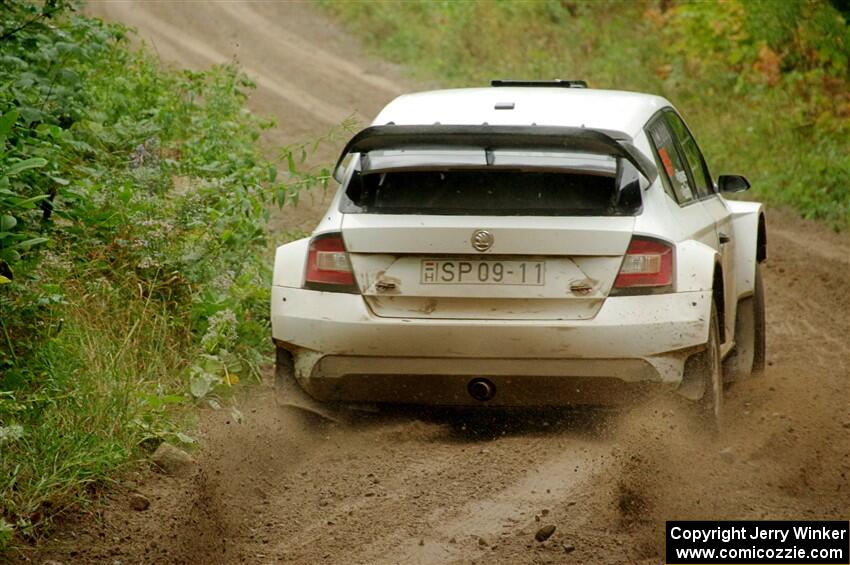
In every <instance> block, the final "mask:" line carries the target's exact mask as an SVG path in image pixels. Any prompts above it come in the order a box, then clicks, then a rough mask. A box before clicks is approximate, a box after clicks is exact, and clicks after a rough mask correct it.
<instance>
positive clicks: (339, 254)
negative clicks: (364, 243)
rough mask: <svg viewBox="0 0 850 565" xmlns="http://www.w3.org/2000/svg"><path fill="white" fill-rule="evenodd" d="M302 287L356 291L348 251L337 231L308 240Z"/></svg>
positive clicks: (334, 290)
mask: <svg viewBox="0 0 850 565" xmlns="http://www.w3.org/2000/svg"><path fill="white" fill-rule="evenodd" d="M304 288H309V289H312V290H325V291H329V292H357V284H356V283H355V281H354V272H353V271H352V269H351V261H349V260H348V252H346V250H345V244H344V243H343V241H342V235H340V234H339V233H327V234H322V235H318V236H316V237H314V238H313V240H312V241H311V242H310V250H309V252H308V253H307V274H306V276H305V277H304Z"/></svg>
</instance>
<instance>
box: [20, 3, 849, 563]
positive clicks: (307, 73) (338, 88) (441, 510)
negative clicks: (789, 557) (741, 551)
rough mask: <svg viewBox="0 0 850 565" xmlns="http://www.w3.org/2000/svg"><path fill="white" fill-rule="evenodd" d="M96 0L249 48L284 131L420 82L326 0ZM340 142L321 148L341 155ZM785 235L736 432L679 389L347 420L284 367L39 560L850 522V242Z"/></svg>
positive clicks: (181, 37)
mask: <svg viewBox="0 0 850 565" xmlns="http://www.w3.org/2000/svg"><path fill="white" fill-rule="evenodd" d="M93 9H94V10H95V11H97V12H98V13H102V14H104V15H105V16H107V17H111V18H115V19H120V20H122V21H125V22H128V23H130V24H131V25H136V26H137V27H139V28H140V32H141V35H142V36H143V37H145V38H148V39H153V41H154V43H155V45H156V47H157V49H158V50H159V52H160V55H161V56H162V57H163V58H164V59H165V60H170V61H175V62H178V63H180V64H183V65H189V66H195V67H196V68H199V66H203V65H205V64H207V63H208V62H209V61H211V60H216V59H214V58H218V60H221V58H222V57H223V58H225V59H226V60H231V59H232V58H234V57H235V58H236V59H238V60H239V61H240V62H241V63H242V64H244V65H246V67H247V68H249V69H251V72H252V73H257V76H255V77H254V78H259V77H265V79H264V80H258V85H259V88H258V90H257V92H256V94H255V95H254V96H253V97H252V101H251V104H252V107H253V108H254V109H255V110H257V111H259V112H261V113H266V114H274V115H276V116H278V117H279V119H280V126H279V127H278V128H277V130H275V131H274V132H272V134H271V135H270V141H271V142H273V143H283V142H292V141H293V140H294V139H304V138H306V137H310V136H315V135H318V134H320V133H322V132H323V130H324V128H325V127H326V126H325V124H324V123H323V121H322V120H321V119H319V118H317V117H316V116H314V115H313V114H312V113H311V112H309V111H307V110H305V109H304V108H303V107H302V106H299V105H298V104H293V103H292V100H291V97H292V96H296V97H297V92H300V91H304V92H307V93H308V94H309V96H310V97H311V99H314V100H318V101H320V102H321V104H324V105H327V106H328V107H332V108H336V109H344V110H348V109H349V108H350V109H351V111H352V112H353V111H357V112H359V114H360V115H362V116H364V117H366V118H368V117H370V116H372V115H374V113H376V112H377V111H378V110H379V109H380V107H382V106H383V104H385V103H386V102H387V101H388V100H389V99H390V98H391V97H392V96H393V95H394V94H395V92H397V91H400V90H406V89H407V88H406V87H404V85H405V80H404V79H403V77H401V76H400V75H399V74H398V72H397V70H395V69H393V68H391V67H388V66H385V65H381V64H380V63H377V62H375V61H372V60H370V59H368V58H367V57H363V56H362V54H360V51H359V50H358V47H357V45H356V44H355V43H354V42H353V41H352V40H351V39H350V38H348V37H347V36H346V35H345V34H344V33H342V32H341V30H340V29H339V28H338V27H337V26H336V25H334V24H332V23H330V22H328V21H327V20H326V19H325V18H323V17H322V16H320V15H318V14H316V13H315V12H314V11H313V10H312V8H311V7H310V6H309V5H306V4H295V3H290V4H277V3H215V4H213V3H203V4H201V3H141V2H120V3H118V2H113V3H107V4H99V3H98V4H95V5H94V7H93ZM167 26H168V27H167ZM204 53H206V55H207V56H206V58H205V57H204V55H203V54H204ZM210 57H214V58H213V59H211V58H210ZM352 60H353V61H357V63H356V65H354V66H350V64H349V61H352ZM271 83H279V84H281V85H284V86H285V89H283V90H281V89H278V91H275V89H273V88H268V85H269V84H271ZM397 85H398V86H397ZM286 94H289V95H290V96H287V95H286ZM308 106H309V104H308ZM311 107H312V108H314V109H315V108H319V107H320V106H317V105H313V106H311ZM320 113H321V112H320ZM334 150H335V148H328V149H327V150H326V151H324V152H323V153H321V154H320V155H319V156H318V157H319V158H321V159H325V160H330V159H332V158H333V157H335V155H334V154H333V151H334ZM325 202H326V200H325V197H324V196H320V195H317V196H315V197H314V198H313V199H312V200H311V199H309V198H308V199H307V200H306V201H305V204H307V205H305V206H300V207H299V208H297V209H290V210H287V211H285V212H284V214H282V215H281V216H280V217H279V218H278V221H279V222H281V225H284V226H286V227H292V226H299V227H303V228H305V229H307V228H309V227H312V226H311V224H312V223H314V222H315V221H316V219H318V217H319V216H320V214H321V213H322V211H323V207H324V206H325ZM774 226H776V228H775V232H774ZM774 233H775V237H774V235H773V234H774ZM768 240H769V242H768V248H769V260H768V263H767V265H766V268H765V271H764V278H765V287H766V290H767V315H768V362H769V365H768V367H767V370H766V373H765V375H764V376H763V377H761V378H756V379H750V380H747V381H744V382H741V383H736V384H735V385H734V386H732V387H731V388H730V389H729V391H728V400H727V406H728V408H729V411H730V413H731V417H730V422H729V425H728V429H727V430H725V431H724V433H723V434H721V435H720V436H719V437H710V436H706V435H705V434H703V433H700V432H698V431H696V430H694V429H693V428H692V427H691V425H690V423H689V420H688V419H687V417H686V414H685V413H684V412H685V411H683V410H682V407H681V403H678V402H676V401H671V400H670V399H661V400H658V401H655V402H649V403H647V404H643V405H640V406H637V407H635V408H634V409H632V410H629V411H625V412H624V413H622V414H619V415H613V416H610V415H609V416H606V415H593V414H591V415H576V414H574V413H555V414H544V415H531V416H526V417H525V418H524V419H516V418H492V419H486V420H485V421H484V422H482V421H481V418H480V415H479V416H477V417H474V418H473V417H470V416H469V415H458V414H454V415H445V414H434V413H428V412H421V411H420V412H415V413H405V412H402V413H400V414H391V415H383V416H374V417H372V418H369V419H366V420H365V421H360V422H357V423H355V424H354V425H351V426H348V427H339V426H328V425H325V424H319V423H316V422H314V421H311V420H307V419H305V418H303V417H299V416H296V415H293V414H291V413H285V412H283V411H281V410H280V408H279V407H278V406H277V403H276V402H275V392H274V385H273V383H271V382H268V383H266V385H265V386H264V387H262V388H261V389H260V390H256V391H254V392H253V393H252V395H251V396H247V397H244V398H240V403H241V404H240V408H241V410H242V412H243V414H244V415H245V419H244V421H243V422H242V423H237V422H235V421H233V419H232V417H231V416H230V415H229V414H227V413H225V411H218V412H205V413H204V414H203V417H202V423H201V430H202V432H201V438H200V439H201V445H202V447H201V449H200V451H199V452H198V453H197V459H198V465H197V470H196V472H195V475H194V476H192V477H189V478H185V479H176V478H171V477H163V476H162V475H158V474H155V473H152V472H141V473H138V474H135V475H133V474H131V475H130V476H129V477H128V478H127V479H126V480H125V481H123V482H122V483H121V485H122V486H121V487H119V488H118V489H117V490H116V491H115V492H114V493H112V494H110V497H109V498H108V499H107V500H105V501H103V502H102V503H101V504H100V505H99V507H98V508H97V509H96V510H94V511H92V513H81V514H80V515H78V516H73V517H71V518H70V520H69V522H68V523H66V524H65V525H64V526H63V527H62V528H60V529H59V530H58V531H57V533H56V539H55V540H53V541H52V542H51V543H49V544H47V546H46V547H45V548H43V549H41V550H39V553H37V554H36V557H38V558H40V559H46V558H53V559H58V560H60V561H68V562H74V563H102V562H112V560H115V559H118V560H121V561H122V562H125V563H136V562H145V563H277V562H287V563H316V562H323V563H340V564H343V563H345V564H348V563H473V562H481V563H511V564H514V563H559V562H564V561H570V562H592V563H611V564H615V563H616V564H621V563H625V562H628V563H657V562H658V560H659V552H660V550H661V544H662V543H663V521H664V520H665V519H667V518H692V519H700V518H713V519H723V518H725V519H732V518H738V519H741V518H763V517H768V518H773V519H781V518H817V517H832V518H836V519H839V518H840V519H843V518H846V509H847V508H848V507H850V489H848V488H847V484H848V479H847V477H848V475H847V474H848V473H850V455H848V454H850V430H848V429H845V428H844V427H843V426H842V424H843V423H844V422H845V421H850V387H849V386H848V381H850V377H848V358H850V332H849V331H848V329H850V328H848V324H850V283H849V282H848V281H849V280H850V276H848V275H850V272H848V271H850V269H848V257H850V243H848V239H847V237H846V236H841V235H835V234H832V233H830V232H828V230H826V229H825V228H823V227H822V226H819V225H818V224H814V223H811V222H805V221H803V220H799V219H797V218H796V217H795V216H794V215H793V214H789V213H787V212H784V211H781V210H769V213H768ZM132 491H138V492H141V493H142V494H145V495H146V496H148V497H149V498H151V500H152V505H151V509H150V510H148V511H147V512H144V513H139V512H134V511H132V510H130V509H129V507H128V505H127V501H126V495H127V493H129V492H132ZM544 510H548V514H547V515H546V516H542V514H543V511H544ZM93 517H96V519H92V518H93ZM536 517H539V518H540V521H539V522H538V521H537V520H536ZM547 521H551V523H553V524H555V525H557V530H556V532H555V534H554V535H553V537H552V539H551V540H549V541H547V542H546V543H544V544H539V543H537V542H534V541H532V537H533V534H534V530H535V529H536V527H539V525H541V524H543V523H546V522H547ZM453 539H454V542H452V540H453ZM479 539H483V544H482V542H481V541H479ZM565 547H566V549H565ZM569 548H574V550H572V551H570V552H569V553H568V551H567V550H568V549H569Z"/></svg>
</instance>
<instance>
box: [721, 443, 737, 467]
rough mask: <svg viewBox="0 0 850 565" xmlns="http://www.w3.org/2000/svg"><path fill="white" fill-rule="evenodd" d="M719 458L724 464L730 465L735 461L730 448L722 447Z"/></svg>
mask: <svg viewBox="0 0 850 565" xmlns="http://www.w3.org/2000/svg"><path fill="white" fill-rule="evenodd" d="M720 458H721V459H723V461H725V462H726V463H732V462H734V461H735V453H734V452H733V451H732V448H731V447H724V448H723V449H721V450H720Z"/></svg>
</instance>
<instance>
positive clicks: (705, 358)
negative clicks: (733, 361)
mask: <svg viewBox="0 0 850 565" xmlns="http://www.w3.org/2000/svg"><path fill="white" fill-rule="evenodd" d="M686 368H687V370H688V371H689V372H691V374H689V375H686V378H687V379H688V380H693V381H701V382H702V383H703V393H702V397H701V398H700V399H699V400H698V401H697V404H698V406H699V408H698V415H699V419H700V420H701V421H702V422H703V423H704V424H705V425H706V426H707V427H709V428H712V429H719V428H720V427H721V425H722V423H723V367H722V362H721V358H720V325H719V323H718V318H717V306H716V304H715V303H714V301H712V302H711V320H710V322H709V327H708V343H707V344H706V348H705V350H704V351H701V352H699V353H697V354H696V355H694V356H693V357H691V358H690V359H688V363H687V366H686Z"/></svg>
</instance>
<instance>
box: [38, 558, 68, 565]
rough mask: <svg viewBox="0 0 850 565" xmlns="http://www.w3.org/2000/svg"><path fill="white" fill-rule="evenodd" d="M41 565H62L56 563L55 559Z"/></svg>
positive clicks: (58, 562)
mask: <svg viewBox="0 0 850 565" xmlns="http://www.w3.org/2000/svg"><path fill="white" fill-rule="evenodd" d="M41 565H64V564H63V563H62V562H61V561H56V560H55V559H48V560H47V561H43V562H42V563H41Z"/></svg>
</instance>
